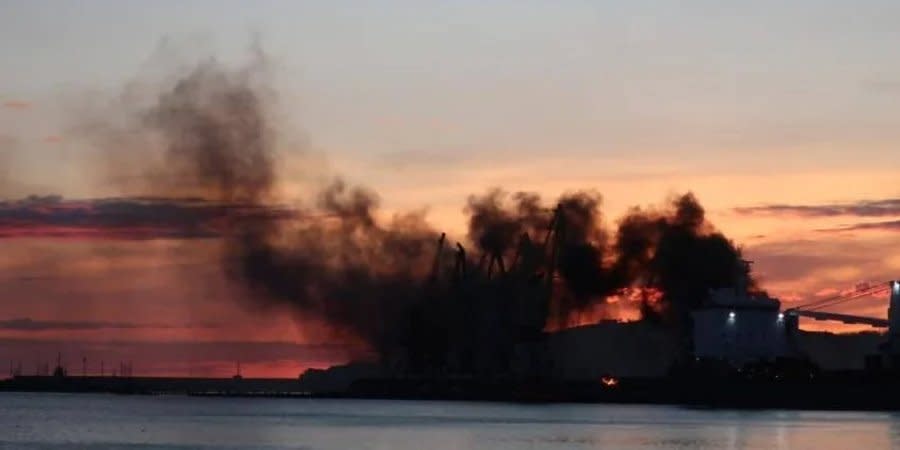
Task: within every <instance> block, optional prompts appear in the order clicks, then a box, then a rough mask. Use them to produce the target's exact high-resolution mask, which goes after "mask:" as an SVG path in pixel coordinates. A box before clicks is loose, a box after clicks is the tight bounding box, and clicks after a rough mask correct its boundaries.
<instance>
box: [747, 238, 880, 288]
mask: <svg viewBox="0 0 900 450" xmlns="http://www.w3.org/2000/svg"><path fill="white" fill-rule="evenodd" d="M890 245H891V241H890V240H889V239H865V240H863V239H857V238H852V237H849V236H847V237H846V238H842V237H840V236H836V237H835V238H834V239H822V240H816V239H796V240H783V241H772V242H764V243H759V244H754V245H750V246H748V247H746V248H745V250H746V253H747V256H749V257H750V259H752V260H753V261H754V263H755V264H754V267H755V268H756V271H755V272H756V273H757V274H759V275H760V277H761V279H762V281H763V282H765V283H772V282H775V283H785V282H787V283H791V282H797V281H802V280H804V279H813V278H815V279H816V280H817V281H818V283H817V284H816V285H815V286H812V287H810V289H811V292H808V293H805V294H808V295H812V294H813V293H814V292H817V291H819V290H821V289H824V288H829V287H844V286H843V285H841V284H838V285H835V284H834V283H846V282H847V281H848V280H843V279H838V278H835V276H834V273H840V272H842V271H843V270H845V269H853V271H854V272H858V273H859V277H858V278H859V279H855V280H853V281H870V282H878V281H882V280H887V279H890V278H892V277H895V276H896V274H894V273H892V268H891V267H890V266H889V265H887V264H886V263H885V261H884V260H883V256H885V253H884V249H885V248H888V247H889V246H890Z"/></svg>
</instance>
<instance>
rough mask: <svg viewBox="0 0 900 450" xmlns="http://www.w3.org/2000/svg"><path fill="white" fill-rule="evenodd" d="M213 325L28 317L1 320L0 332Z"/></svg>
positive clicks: (206, 326)
mask: <svg viewBox="0 0 900 450" xmlns="http://www.w3.org/2000/svg"><path fill="white" fill-rule="evenodd" d="M218 326H219V325H218V324H213V323H191V324H181V325H173V324H163V323H135V322H108V321H65V320H59V321H58V320H34V319H31V318H28V317H22V318H15V319H5V320H0V330H10V331H54V330H62V331H93V330H122V329H171V328H216V327H218Z"/></svg>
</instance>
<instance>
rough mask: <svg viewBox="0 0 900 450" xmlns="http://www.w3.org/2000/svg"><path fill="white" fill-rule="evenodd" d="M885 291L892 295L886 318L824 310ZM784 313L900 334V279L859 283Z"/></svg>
mask: <svg viewBox="0 0 900 450" xmlns="http://www.w3.org/2000/svg"><path fill="white" fill-rule="evenodd" d="M885 293H888V294H889V295H890V303H889V306H888V317H887V318H886V319H884V318H880V317H867V316H859V315H854V314H842V313H834V312H828V311H823V309H825V308H830V307H833V306H836V305H841V304H844V303H847V302H851V301H854V300H858V299H861V298H868V297H871V296H875V295H882V294H885ZM784 314H785V315H787V316H793V317H807V318H810V319H814V320H833V321H837V322H843V323H847V324H862V325H869V326H872V327H875V328H887V329H888V330H889V332H890V334H891V335H893V334H894V333H898V334H900V281H897V280H892V281H888V282H883V283H876V284H870V283H862V284H859V285H857V286H856V288H855V289H854V290H852V291H850V292H846V293H842V294H841V295H837V296H834V297H829V298H826V299H821V300H816V301H813V302H809V303H804V304H802V305H799V306H796V307H793V308H790V309H787V310H785V311H784Z"/></svg>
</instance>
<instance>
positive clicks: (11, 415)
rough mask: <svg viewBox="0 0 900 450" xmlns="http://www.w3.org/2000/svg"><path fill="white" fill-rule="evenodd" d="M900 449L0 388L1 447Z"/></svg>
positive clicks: (817, 423) (373, 407) (282, 402)
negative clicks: (34, 391)
mask: <svg viewBox="0 0 900 450" xmlns="http://www.w3.org/2000/svg"><path fill="white" fill-rule="evenodd" d="M62 447H65V448H78V449H118V448H125V449H219V448H234V449H238V448H240V449H244V448H246V449H328V450H331V449H340V450H345V449H385V450H387V449H390V450H398V449H427V450H443V449H499V450H502V449H582V448H603V449H623V450H632V449H635V450H638V449H639V450H648V449H653V450H662V449H817V450H831V449H834V450H847V449H888V448H896V449H900V415H898V414H891V413H869V412H793V411H755V412H748V411H728V410H717V411H707V410H693V409H685V408H678V407H666V406H618V405H514V404H492V403H454V402H404V401H375V400H311V399H239V398H233V399H229V398H189V397H177V396H173V397H165V396H163V397H136V396H135V397H132V396H114V395H86V394H78V395H66V394H18V393H0V449H48V448H62Z"/></svg>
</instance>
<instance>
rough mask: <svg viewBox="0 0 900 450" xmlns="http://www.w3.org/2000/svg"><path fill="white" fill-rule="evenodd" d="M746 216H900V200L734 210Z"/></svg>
mask: <svg viewBox="0 0 900 450" xmlns="http://www.w3.org/2000/svg"><path fill="white" fill-rule="evenodd" d="M734 211H735V212H737V213H738V214H744V215H760V214H761V215H792V216H801V217H835V216H859V217H885V216H900V198H886V199H880V200H860V201H857V202H851V203H824V204H819V205H787V204H771V205H761V206H745V207H738V208H734Z"/></svg>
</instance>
